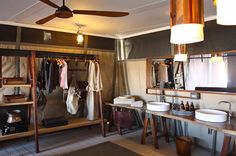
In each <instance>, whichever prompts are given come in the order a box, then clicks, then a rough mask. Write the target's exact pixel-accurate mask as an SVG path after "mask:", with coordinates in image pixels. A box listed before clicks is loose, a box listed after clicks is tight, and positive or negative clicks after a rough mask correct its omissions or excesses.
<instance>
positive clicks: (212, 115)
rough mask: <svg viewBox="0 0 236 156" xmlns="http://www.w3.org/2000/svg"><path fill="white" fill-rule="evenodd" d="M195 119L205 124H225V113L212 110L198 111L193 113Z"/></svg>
mask: <svg viewBox="0 0 236 156" xmlns="http://www.w3.org/2000/svg"><path fill="white" fill-rule="evenodd" d="M195 118H196V119H198V120H202V121H207V122H225V121H226V120H227V113H226V112H223V111H219V110H214V109H198V110H196V111H195Z"/></svg>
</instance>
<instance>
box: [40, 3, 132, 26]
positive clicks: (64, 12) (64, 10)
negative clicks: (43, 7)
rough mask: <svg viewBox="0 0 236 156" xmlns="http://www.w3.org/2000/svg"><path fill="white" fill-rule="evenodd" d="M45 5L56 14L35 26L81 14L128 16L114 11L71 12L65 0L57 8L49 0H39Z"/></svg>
mask: <svg viewBox="0 0 236 156" xmlns="http://www.w3.org/2000/svg"><path fill="white" fill-rule="evenodd" d="M40 1H41V2H43V3H46V4H47V5H49V6H51V7H53V8H56V9H57V10H56V12H55V13H54V14H52V15H50V16H47V17H45V18H43V19H41V20H38V21H37V22H36V24H44V23H46V22H48V21H50V20H52V19H54V18H56V17H58V18H70V17H73V14H83V15H96V16H107V17H122V16H127V15H129V13H128V12H114V11H93V10H71V9H69V8H68V7H67V6H66V5H65V0H63V5H62V6H61V7H59V6H58V5H56V4H55V3H53V2H51V1H50V0H40Z"/></svg>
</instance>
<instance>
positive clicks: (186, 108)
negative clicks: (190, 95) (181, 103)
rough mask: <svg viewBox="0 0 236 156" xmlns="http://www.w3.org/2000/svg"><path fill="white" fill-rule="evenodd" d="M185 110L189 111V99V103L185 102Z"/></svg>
mask: <svg viewBox="0 0 236 156" xmlns="http://www.w3.org/2000/svg"><path fill="white" fill-rule="evenodd" d="M185 111H189V103H188V101H187V103H186V104H185Z"/></svg>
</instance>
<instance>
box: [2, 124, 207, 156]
mask: <svg viewBox="0 0 236 156" xmlns="http://www.w3.org/2000/svg"><path fill="white" fill-rule="evenodd" d="M140 136H141V130H137V131H135V132H132V133H127V134H124V135H123V136H120V135H118V134H117V133H112V134H109V136H108V137H106V138H103V137H102V136H101V133H100V127H99V126H93V127H92V129H88V127H83V128H78V129H73V130H67V131H64V132H58V133H54V134H47V135H43V136H41V137H40V150H41V153H40V154H35V153H34V142H33V140H28V141H27V140H26V139H20V140H13V141H9V142H1V143H0V156H31V155H36V156H57V155H63V154H65V153H69V152H72V151H75V150H78V149H82V148H85V147H88V146H92V145H95V144H99V143H102V142H106V141H111V142H114V143H116V144H118V145H121V146H124V147H125V148H128V149H130V150H133V151H135V152H137V153H139V154H141V155H144V156H145V155H147V156H177V155H176V152H175V144H174V142H173V141H171V143H165V141H164V138H163V139H162V138H161V139H160V150H156V149H154V148H153V146H152V141H151V137H148V140H147V142H146V145H141V144H140V143H139V142H140ZM199 155H201V156H210V153H209V152H207V151H205V150H203V149H200V148H196V147H194V148H193V152H192V156H199Z"/></svg>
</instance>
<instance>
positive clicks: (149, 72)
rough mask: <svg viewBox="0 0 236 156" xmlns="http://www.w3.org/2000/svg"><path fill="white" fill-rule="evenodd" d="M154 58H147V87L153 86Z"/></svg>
mask: <svg viewBox="0 0 236 156" xmlns="http://www.w3.org/2000/svg"><path fill="white" fill-rule="evenodd" d="M153 87H154V86H153V75H152V59H151V58H147V59H146V88H153Z"/></svg>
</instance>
